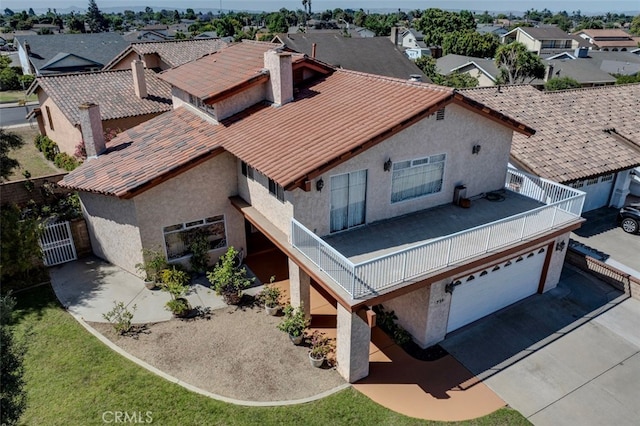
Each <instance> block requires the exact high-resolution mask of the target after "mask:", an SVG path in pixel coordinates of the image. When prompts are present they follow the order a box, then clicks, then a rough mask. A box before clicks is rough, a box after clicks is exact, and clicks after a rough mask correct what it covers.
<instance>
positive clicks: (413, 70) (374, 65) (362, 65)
mask: <svg viewBox="0 0 640 426" xmlns="http://www.w3.org/2000/svg"><path fill="white" fill-rule="evenodd" d="M273 41H274V42H277V43H282V44H284V45H285V46H286V47H287V48H289V49H291V50H294V51H296V52H300V53H305V54H306V55H308V56H311V57H312V58H315V59H318V60H320V61H322V62H325V63H327V64H331V65H333V66H336V67H340V68H345V69H350V70H354V71H362V72H367V73H370V74H378V75H386V76H388V77H396V78H404V79H409V78H411V76H413V75H417V76H420V78H422V79H426V77H425V76H424V73H423V72H422V70H421V69H420V68H418V67H417V66H416V64H414V63H413V62H412V61H410V60H409V59H408V58H407V57H406V56H404V55H403V54H402V52H400V51H399V50H398V49H396V48H395V47H394V46H393V45H392V44H391V43H389V40H388V39H387V37H362V38H357V37H344V36H342V35H340V34H317V33H311V34H305V33H298V34H278V35H277V36H276V37H275V38H274V39H273Z"/></svg>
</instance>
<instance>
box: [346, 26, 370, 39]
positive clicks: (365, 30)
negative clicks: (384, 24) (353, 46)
mask: <svg viewBox="0 0 640 426" xmlns="http://www.w3.org/2000/svg"><path fill="white" fill-rule="evenodd" d="M348 31H349V33H351V31H350V30H348ZM353 32H355V33H356V34H358V36H360V37H365V38H369V37H375V36H376V33H374V32H373V31H371V30H370V29H368V28H363V27H355V28H354V29H353Z"/></svg>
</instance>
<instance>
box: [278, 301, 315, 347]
mask: <svg viewBox="0 0 640 426" xmlns="http://www.w3.org/2000/svg"><path fill="white" fill-rule="evenodd" d="M308 326H309V320H308V319H306V318H305V316H304V306H303V305H302V304H301V305H300V307H299V308H294V307H293V306H291V305H290V304H288V305H287V306H285V308H284V319H283V320H282V322H281V323H280V324H278V330H280V331H284V332H285V333H287V334H288V335H289V338H290V339H291V341H292V342H293V344H294V345H299V344H301V343H302V338H303V337H304V330H305V328H307V327H308Z"/></svg>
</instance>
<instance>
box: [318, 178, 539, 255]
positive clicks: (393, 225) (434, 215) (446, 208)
mask: <svg viewBox="0 0 640 426" xmlns="http://www.w3.org/2000/svg"><path fill="white" fill-rule="evenodd" d="M500 194H501V195H502V196H503V197H504V199H503V200H501V201H489V200H487V199H486V198H481V199H478V200H474V201H472V202H471V207H470V208H468V209H465V208H462V207H459V206H455V205H453V204H445V205H441V206H438V207H434V208H432V209H428V210H422V211H419V212H416V213H412V214H408V215H405V216H401V217H398V218H394V219H389V220H383V221H380V222H375V223H372V224H370V225H366V226H362V227H358V228H355V229H353V230H349V231H345V232H341V233H337V234H334V235H331V236H326V237H324V238H323V239H324V240H325V241H326V242H327V243H329V244H330V245H331V246H332V247H333V248H335V249H336V250H338V251H339V252H340V253H341V254H343V255H344V256H345V257H347V258H349V260H351V261H352V262H355V263H358V262H361V261H365V260H369V259H373V258H375V257H378V256H382V255H384V254H388V253H391V252H394V251H398V250H402V249H405V248H407V247H410V246H412V245H415V244H418V243H420V242H423V241H427V240H431V239H434V238H438V237H442V236H445V235H451V234H455V233H456V232H460V231H463V230H466V229H470V228H474V227H476V226H480V225H484V224H487V223H491V222H494V221H497V220H500V219H505V218H507V217H510V216H514V215H517V214H520V213H524V212H527V211H531V210H533V209H536V208H538V207H542V206H543V205H544V204H542V203H539V202H537V201H535V200H532V199H531V198H528V197H524V196H522V195H519V194H516V193H515V192H511V191H502V192H500Z"/></svg>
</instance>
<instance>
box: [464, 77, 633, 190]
mask: <svg viewBox="0 0 640 426" xmlns="http://www.w3.org/2000/svg"><path fill="white" fill-rule="evenodd" d="M461 93H463V94H464V95H466V96H468V97H470V98H472V99H475V100H477V101H478V102H481V103H484V104H486V105H488V106H489V107H491V108H494V109H497V110H499V111H502V112H508V113H509V114H510V115H511V116H513V117H515V118H516V119H519V120H521V121H524V122H526V123H527V124H529V125H531V126H533V127H535V128H536V130H537V132H536V134H535V135H533V136H531V137H530V138H527V137H523V136H522V135H520V134H516V133H514V137H513V143H512V145H511V155H512V157H513V158H514V159H515V160H516V162H518V163H520V164H522V165H523V166H524V167H525V168H527V169H529V170H530V171H532V172H534V173H536V174H538V175H540V176H542V177H545V178H547V179H551V180H554V181H556V182H570V181H574V180H579V179H584V178H587V177H591V176H596V175H600V174H605V173H611V172H614V171H618V170H623V169H627V168H631V167H634V166H637V165H640V126H638V111H640V84H632V85H623V86H604V87H596V88H588V89H577V90H567V91H560V92H540V91H538V90H536V89H534V88H533V87H531V86H524V85H523V86H503V87H501V88H500V92H498V90H497V89H496V88H495V87H489V88H482V89H469V90H462V91H461ZM609 129H615V131H616V132H617V133H618V134H619V135H621V136H623V137H624V138H626V139H628V140H629V141H630V142H624V141H622V140H621V139H620V138H618V137H616V136H615V135H612V134H610V133H607V132H605V130H609ZM633 143H635V144H636V145H637V146H634V145H633Z"/></svg>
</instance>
